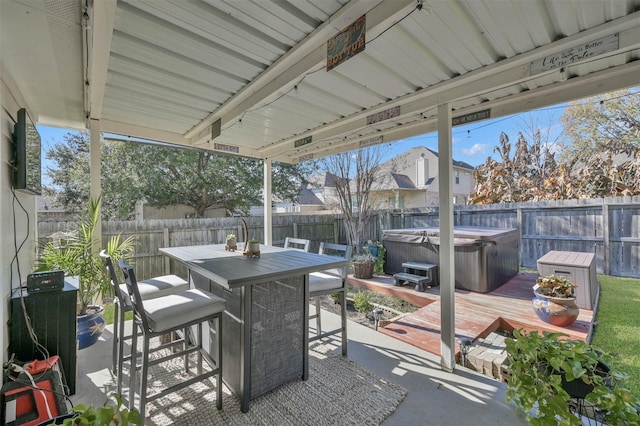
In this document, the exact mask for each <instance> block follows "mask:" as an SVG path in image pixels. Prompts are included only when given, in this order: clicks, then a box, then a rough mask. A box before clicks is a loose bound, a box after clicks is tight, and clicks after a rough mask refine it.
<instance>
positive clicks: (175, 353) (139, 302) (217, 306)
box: [118, 259, 225, 418]
mask: <svg viewBox="0 0 640 426" xmlns="http://www.w3.org/2000/svg"><path fill="white" fill-rule="evenodd" d="M118 264H119V266H120V268H121V269H122V273H123V275H124V279H125V284H126V287H127V292H128V294H129V297H130V300H131V306H132V307H133V312H134V318H133V322H134V323H133V332H132V341H131V354H132V359H131V370H130V375H129V380H130V383H129V389H130V392H132V391H133V390H134V389H136V375H137V371H138V370H140V384H139V404H138V410H139V411H140V414H141V415H142V416H143V418H144V415H145V408H146V404H147V402H150V401H153V400H155V399H158V398H160V397H163V396H165V395H167V394H169V393H173V392H176V391H177V390H180V389H183V388H185V387H187V386H191V385H192V384H194V383H198V382H202V381H203V380H205V379H210V378H212V377H214V376H215V377H216V406H217V408H218V410H220V409H221V408H222V313H223V311H224V309H225V301H224V299H222V298H220V297H218V296H215V295H214V294H212V293H209V292H207V291H203V290H199V289H190V290H186V291H183V292H180V293H175V294H170V295H168V296H162V297H157V298H154V299H144V298H143V297H142V295H141V292H140V288H139V285H138V282H137V281H136V277H135V272H134V270H133V268H132V267H131V266H130V265H128V264H127V263H126V262H125V261H124V259H120V260H119V261H118ZM204 322H209V323H210V332H211V334H210V335H211V336H212V337H213V336H214V335H215V342H212V343H213V345H212V346H214V347H215V348H216V349H215V352H216V354H215V359H214V358H212V356H211V354H209V353H208V352H207V351H206V350H204V348H203V346H202V324H203V323H204ZM214 323H215V327H214V326H213V325H214ZM194 328H195V329H196V331H195V333H194V331H193V329H194ZM138 331H140V333H141V337H142V348H141V351H140V352H141V356H140V361H141V363H140V366H139V367H138V351H137V344H138ZM172 332H176V333H177V334H180V335H181V339H180V342H177V341H176V340H172V341H171V342H169V343H167V344H164V345H160V346H159V347H157V348H155V349H154V356H153V357H151V356H150V355H151V351H150V341H151V339H153V338H155V337H160V336H162V335H164V334H167V333H172ZM176 343H180V344H181V346H179V347H177V346H176ZM192 353H194V354H196V356H197V371H196V373H194V374H191V377H190V378H188V379H185V380H183V381H181V382H179V383H176V384H173V385H170V386H167V387H166V388H164V389H163V390H161V391H158V392H155V393H152V394H149V393H148V389H147V380H148V376H149V368H150V367H151V366H154V365H157V364H161V363H164V362H167V361H170V360H172V359H174V358H178V357H183V359H184V368H185V370H186V371H187V372H188V371H189V355H190V354H192ZM203 360H204V361H205V362H206V363H207V364H208V367H209V368H208V369H203V363H202V361H203ZM154 386H155V385H154ZM134 398H135V395H134V394H132V395H131V396H130V398H129V404H130V407H133V406H134V405H135V404H134V403H133V401H134Z"/></svg>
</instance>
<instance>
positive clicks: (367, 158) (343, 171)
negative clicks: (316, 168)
mask: <svg viewBox="0 0 640 426" xmlns="http://www.w3.org/2000/svg"><path fill="white" fill-rule="evenodd" d="M385 152H386V149H385V147H384V146H383V145H377V146H370V147H366V148H363V149H360V150H358V151H352V152H345V153H341V154H335V155H331V156H329V157H325V158H324V159H322V160H320V164H321V166H320V167H321V168H322V169H324V171H325V172H327V173H329V174H330V176H331V177H332V185H333V188H334V189H335V191H336V196H337V201H338V205H337V207H338V208H339V210H340V211H341V212H342V215H343V217H344V226H345V231H346V233H347V239H348V244H349V245H351V246H352V247H360V246H361V243H362V241H361V239H362V236H363V234H364V231H365V229H366V226H367V224H368V223H369V220H370V218H371V212H372V209H373V206H374V205H375V204H376V200H375V193H374V192H372V189H375V188H374V184H375V183H376V182H382V178H383V177H382V176H381V172H380V165H381V163H382V159H383V156H384V153H385Z"/></svg>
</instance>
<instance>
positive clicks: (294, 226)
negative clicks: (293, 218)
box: [293, 222, 298, 238]
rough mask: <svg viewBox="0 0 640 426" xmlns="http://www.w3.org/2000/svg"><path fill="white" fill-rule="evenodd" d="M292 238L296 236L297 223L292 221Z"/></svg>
mask: <svg viewBox="0 0 640 426" xmlns="http://www.w3.org/2000/svg"><path fill="white" fill-rule="evenodd" d="M293 238H298V223H297V222H293Z"/></svg>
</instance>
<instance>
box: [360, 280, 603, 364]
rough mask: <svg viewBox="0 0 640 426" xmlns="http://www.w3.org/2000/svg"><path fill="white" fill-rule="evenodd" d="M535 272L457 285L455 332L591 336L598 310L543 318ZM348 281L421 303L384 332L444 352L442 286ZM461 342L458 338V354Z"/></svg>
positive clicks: (460, 334) (478, 335) (475, 335)
mask: <svg viewBox="0 0 640 426" xmlns="http://www.w3.org/2000/svg"><path fill="white" fill-rule="evenodd" d="M536 278H537V275H534V274H518V275H516V276H515V277H514V278H512V279H511V280H510V281H509V282H507V283H506V284H504V285H502V286H501V287H499V288H497V289H496V290H494V291H492V292H490V293H474V292H470V291H464V290H456V297H455V323H456V325H455V332H456V340H457V338H460V337H468V338H471V339H474V340H475V339H477V338H483V337H486V336H487V335H488V334H489V333H490V332H492V331H495V330H497V329H498V328H500V329H503V330H508V331H511V330H513V329H524V330H526V331H533V330H538V331H541V332H542V331H553V332H562V333H566V334H568V335H569V336H570V337H571V338H572V339H579V340H584V341H589V340H590V338H591V330H592V322H593V317H594V312H593V311H589V310H585V309H580V315H579V316H578V319H577V320H576V322H575V323H573V324H572V325H571V326H569V327H557V326H553V325H551V324H547V323H545V322H542V321H541V320H540V319H538V317H537V316H536V314H535V313H534V312H533V309H532V307H531V299H532V298H533V291H532V290H531V288H532V287H533V284H534V283H535V280H536ZM348 282H349V283H350V284H352V285H354V286H360V287H364V288H367V289H370V290H373V291H376V292H380V293H385V294H390V295H394V296H397V297H400V298H401V299H403V300H406V301H407V302H410V303H413V304H414V305H416V306H420V307H421V308H420V309H419V310H417V311H416V312H414V313H412V314H408V315H405V316H403V317H402V318H401V319H399V320H397V321H394V322H392V323H391V324H389V325H388V326H386V327H384V328H381V329H379V330H380V332H382V333H384V334H387V335H389V336H392V337H395V338H397V339H400V340H402V341H404V342H407V343H409V344H411V345H414V346H417V347H419V348H421V349H424V350H426V351H429V352H432V353H434V354H436V355H440V287H434V288H431V289H427V291H425V292H424V293H422V292H417V291H416V290H415V289H414V288H413V287H412V286H402V287H395V286H394V285H393V278H392V277H391V276H384V277H382V276H379V277H374V278H373V279H370V280H361V279H356V278H354V277H353V276H349V278H348ZM457 353H458V344H457V342H456V354H457Z"/></svg>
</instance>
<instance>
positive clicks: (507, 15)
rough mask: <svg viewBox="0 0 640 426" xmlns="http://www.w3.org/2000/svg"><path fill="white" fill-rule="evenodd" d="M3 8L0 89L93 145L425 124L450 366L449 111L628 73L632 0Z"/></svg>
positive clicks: (566, 94) (454, 117)
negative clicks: (434, 157) (347, 37)
mask: <svg viewBox="0 0 640 426" xmlns="http://www.w3.org/2000/svg"><path fill="white" fill-rule="evenodd" d="M361 17H365V18H364V19H365V20H366V23H365V25H364V27H362V26H360V27H354V31H352V32H351V33H347V34H351V35H354V38H352V39H351V41H352V42H353V43H346V45H347V46H352V45H353V46H356V47H364V50H362V51H359V53H357V54H355V55H353V56H351V57H350V58H349V59H347V60H346V61H344V62H341V63H338V62H333V61H328V60H327V58H328V54H329V53H332V54H335V55H336V57H337V56H338V55H339V54H340V52H342V54H343V55H344V56H348V51H347V50H344V51H339V50H337V49H335V47H336V46H338V45H340V44H339V43H332V42H329V40H331V39H332V38H333V37H334V36H336V35H337V34H338V33H340V32H341V31H342V30H343V29H345V28H347V27H348V26H350V25H352V24H354V23H355V22H361V21H359V18H361ZM0 18H1V22H0V31H1V33H0V40H1V43H2V45H1V47H0V49H1V50H0V52H1V55H2V64H1V66H2V69H1V73H2V80H3V82H4V83H5V84H6V85H7V90H8V93H10V94H11V95H12V96H14V97H15V102H16V103H18V104H19V105H24V106H25V107H27V108H28V110H29V113H30V115H31V117H32V118H33V119H34V120H35V121H36V123H37V124H41V125H48V126H59V127H64V128H70V129H82V130H83V129H87V128H88V129H90V131H91V143H92V147H95V144H98V143H99V139H100V138H99V132H100V131H102V132H108V133H115V134H120V135H124V136H131V137H134V138H136V137H137V138H144V139H150V140H156V141H162V142H167V143H172V144H177V145H183V146H187V147H193V148H197V149H207V150H213V151H217V152H221V153H231V154H237V155H243V156H248V157H254V158H260V159H264V160H278V161H285V162H292V163H295V162H299V161H304V160H306V159H311V158H319V157H321V156H325V155H329V154H333V153H338V152H344V151H348V150H352V149H356V148H359V147H362V146H368V145H371V144H377V143H389V142H393V141H396V140H399V139H403V138H408V137H412V136H416V135H420V134H424V133H428V132H432V131H435V130H437V131H438V139H439V141H438V149H439V170H440V179H439V182H440V183H439V188H440V190H439V191H440V226H441V234H440V235H441V246H440V247H441V264H440V278H441V280H440V283H441V304H442V361H441V364H442V367H443V368H445V369H447V370H452V369H453V368H454V365H455V359H454V353H455V341H454V338H455V318H454V284H453V273H454V269H453V220H452V217H453V209H452V206H451V197H450V195H451V185H450V183H451V182H450V179H451V176H450V175H451V174H452V167H451V161H452V159H451V125H452V123H453V124H462V123H464V122H470V121H472V120H480V119H486V118H496V117H500V116H503V115H507V114H513V113H517V112H522V111H528V110H531V109H534V108H539V107H543V106H547V105H552V104H557V103H561V102H566V101H570V100H574V99H580V98H583V97H587V96H591V95H595V94H598V93H603V92H608V91H612V90H616V89H621V88H627V87H632V86H639V85H640V61H639V60H638V59H640V0H591V1H587V0H585V1H560V0H558V1H553V0H546V1H515V0H514V1H506V0H504V1H503V0H485V1H473V0H458V1H453V0H446V1H445V0H429V1H427V0H424V1H416V0H351V1H347V0H272V1H268V0H253V1H250V0H202V1H200V0H172V1H169V0H119V1H116V0H1V1H0ZM362 28H364V29H365V42H364V43H360V44H359V42H358V40H359V39H357V38H355V36H356V35H357V34H359V30H360V29H362ZM328 46H332V47H334V49H333V50H331V52H328ZM356 50H359V49H356ZM328 62H331V64H332V68H331V69H330V70H327V68H329V67H327V63H328ZM93 151H94V150H93V149H92V152H93ZM95 151H99V150H95ZM99 164H100V162H99V156H93V155H92V182H91V184H92V189H91V190H92V194H93V193H94V192H97V193H99V174H97V175H95V174H94V170H95V169H96V167H97V169H98V170H99ZM94 166H96V167H94ZM270 167H271V162H270V161H265V189H266V193H267V194H269V193H270V191H271V189H270V170H271V169H270ZM268 204H269V203H265V205H268ZM270 214H271V211H270V209H265V243H270V238H271V237H270V233H269V232H267V227H268V226H269V227H270V221H271V220H270V219H271V216H270ZM269 231H270V228H269Z"/></svg>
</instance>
